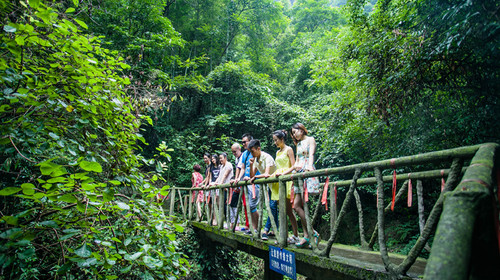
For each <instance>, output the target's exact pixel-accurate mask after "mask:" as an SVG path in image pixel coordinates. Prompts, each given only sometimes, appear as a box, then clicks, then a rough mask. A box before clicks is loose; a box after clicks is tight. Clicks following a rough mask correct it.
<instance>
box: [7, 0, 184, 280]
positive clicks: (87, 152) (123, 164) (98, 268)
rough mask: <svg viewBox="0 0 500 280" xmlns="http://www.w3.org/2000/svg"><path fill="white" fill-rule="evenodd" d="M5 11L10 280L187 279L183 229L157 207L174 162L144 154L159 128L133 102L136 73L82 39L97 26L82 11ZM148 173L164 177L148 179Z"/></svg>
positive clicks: (32, 7)
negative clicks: (180, 245) (179, 238)
mask: <svg viewBox="0 0 500 280" xmlns="http://www.w3.org/2000/svg"><path fill="white" fill-rule="evenodd" d="M76 4H78V2H77V1H76V2H75V5H76ZM2 6H3V7H5V8H4V9H2V14H3V17H2V20H3V22H2V26H3V30H2V34H1V41H2V42H1V44H2V45H1V52H2V57H1V60H0V75H1V77H2V82H1V91H2V96H1V98H0V102H1V105H0V108H1V109H0V117H1V120H2V127H1V134H2V139H1V146H0V151H1V163H2V169H1V172H2V181H1V182H0V184H1V186H2V188H1V190H0V196H1V200H0V207H1V211H2V218H1V219H2V223H1V230H0V263H1V267H0V271H1V274H2V275H4V276H5V277H7V278H9V279H16V278H22V279H33V278H58V277H63V278H65V279H78V278H87V277H88V278H106V279H116V278H118V277H125V278H129V277H134V275H135V276H141V277H143V278H152V277H153V275H154V277H156V278H163V279H165V278H169V279H171V278H178V277H179V276H181V275H183V274H185V271H186V260H185V259H184V258H183V256H182V255H181V254H180V253H178V252H176V246H175V244H176V243H175V233H174V232H175V231H182V230H183V228H182V227H181V226H179V225H177V224H174V223H172V222H170V221H168V220H167V219H166V217H165V215H164V214H163V211H162V210H161V208H160V207H159V205H157V204H155V203H151V202H152V201H153V200H154V199H155V195H156V193H157V192H158V188H157V186H160V187H161V186H163V185H165V183H164V182H163V183H162V182H161V180H162V177H161V171H162V164H164V163H162V162H161V161H165V160H166V159H165V158H163V159H161V161H160V158H158V160H146V159H145V158H144V157H142V156H141V155H140V154H139V153H137V152H138V146H137V144H138V143H139V142H141V141H144V139H143V137H142V135H141V134H139V133H138V132H139V126H140V124H141V122H142V121H148V122H151V119H150V118H149V117H147V116H141V115H140V114H138V112H137V110H136V108H134V107H133V106H132V104H131V100H130V98H129V97H128V96H127V95H126V94H125V93H124V89H125V88H126V87H127V85H128V84H129V83H130V82H129V79H128V78H124V77H123V76H122V75H121V74H120V73H121V71H123V69H127V68H129V66H128V65H127V64H125V63H123V59H122V58H120V57H119V56H118V54H117V53H116V52H111V51H109V50H107V49H105V48H102V47H101V42H100V41H99V38H97V37H94V36H87V35H84V34H83V33H82V32H81V31H80V29H81V28H86V27H87V26H86V24H85V23H84V22H83V21H81V20H79V19H78V18H76V17H74V16H73V14H74V12H75V8H74V7H69V8H68V9H66V10H65V13H60V12H58V10H59V9H60V8H61V7H58V6H55V7H51V6H46V5H44V4H42V3H39V2H38V1H29V3H28V2H20V3H19V6H14V5H12V4H11V3H9V2H6V1H2ZM158 150H159V153H158V155H160V156H161V157H165V156H168V155H167V154H166V153H165V152H166V150H165V148H164V147H159V148H158ZM145 165H152V166H156V171H155V172H149V173H146V172H144V171H141V168H142V166H145ZM166 188H167V186H165V187H163V189H166Z"/></svg>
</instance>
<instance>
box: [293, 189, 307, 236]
mask: <svg viewBox="0 0 500 280" xmlns="http://www.w3.org/2000/svg"><path fill="white" fill-rule="evenodd" d="M303 205H304V203H303V200H302V194H295V199H294V201H293V209H294V210H295V212H297V215H299V217H300V223H301V224H302V230H303V231H304V238H308V239H309V233H308V232H307V223H306V213H305V212H304V208H303Z"/></svg>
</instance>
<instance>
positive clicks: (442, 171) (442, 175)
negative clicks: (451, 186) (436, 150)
mask: <svg viewBox="0 0 500 280" xmlns="http://www.w3.org/2000/svg"><path fill="white" fill-rule="evenodd" d="M444 185H445V182H444V170H441V192H443V191H444Z"/></svg>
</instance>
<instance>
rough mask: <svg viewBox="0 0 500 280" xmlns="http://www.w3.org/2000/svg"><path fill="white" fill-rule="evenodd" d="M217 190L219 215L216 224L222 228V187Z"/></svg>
mask: <svg viewBox="0 0 500 280" xmlns="http://www.w3.org/2000/svg"><path fill="white" fill-rule="evenodd" d="M218 190H219V201H218V203H219V207H218V208H219V213H218V214H219V215H218V217H217V225H218V226H219V228H220V229H222V228H224V202H225V200H224V189H218Z"/></svg>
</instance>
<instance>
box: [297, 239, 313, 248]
mask: <svg viewBox="0 0 500 280" xmlns="http://www.w3.org/2000/svg"><path fill="white" fill-rule="evenodd" d="M304 240H305V242H304V243H300V242H297V243H295V246H297V247H298V248H304V247H306V246H307V247H309V243H310V242H309V238H305V237H304Z"/></svg>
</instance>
